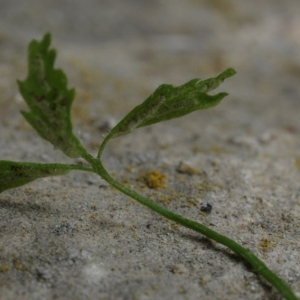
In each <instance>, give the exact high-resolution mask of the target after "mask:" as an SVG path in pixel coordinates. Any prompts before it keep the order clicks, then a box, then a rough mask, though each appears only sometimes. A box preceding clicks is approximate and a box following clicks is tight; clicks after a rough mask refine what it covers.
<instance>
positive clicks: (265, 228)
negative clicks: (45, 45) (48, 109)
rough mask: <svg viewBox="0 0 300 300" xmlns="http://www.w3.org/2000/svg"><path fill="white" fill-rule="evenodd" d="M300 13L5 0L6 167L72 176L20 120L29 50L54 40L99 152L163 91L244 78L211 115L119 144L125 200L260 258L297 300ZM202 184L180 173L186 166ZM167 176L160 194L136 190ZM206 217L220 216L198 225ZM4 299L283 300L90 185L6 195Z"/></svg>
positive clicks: (213, 250)
mask: <svg viewBox="0 0 300 300" xmlns="http://www.w3.org/2000/svg"><path fill="white" fill-rule="evenodd" d="M299 9H300V3H299V1H296V0H295V1H293V0H288V1H284V2H283V1H279V0H275V1H257V0H255V1H246V0H241V1H226V2H225V1H193V0H185V1H180V0H173V1H159V0H155V1H134V0H125V1H115V0H110V1H105V0H102V1H95V0H85V1H80V0H73V1H50V0H44V1H37V0H25V1H17V0H11V1H4V0H0V75H1V80H0V124H1V128H0V159H6V160H18V161H36V162H66V161H67V162H71V160H69V159H66V158H65V157H64V155H63V154H62V153H60V152H59V151H55V150H53V149H52V146H51V145H49V144H48V143H47V142H44V141H42V140H41V139H40V138H39V137H38V136H37V135H36V133H35V132H34V131H33V130H32V129H31V128H30V126H29V125H28V124H26V122H25V120H24V119H23V118H22V116H21V115H20V114H19V111H20V110H21V109H26V106H25V104H24V101H23V100H22V98H21V96H20V95H19V93H18V90H17V85H16V81H15V80H16V78H18V79H23V78H24V77H25V76H26V47H27V44H28V42H29V41H30V40H31V39H33V38H38V39H39V38H41V36H42V35H43V34H44V33H45V32H48V31H49V32H51V33H52V35H53V46H54V47H55V48H56V49H57V50H58V61H57V65H58V66H59V67H61V68H64V69H65V71H66V72H67V74H68V76H69V81H70V86H74V87H76V90H77V96H76V100H75V103H74V107H73V111H72V113H73V120H74V128H75V132H76V134H77V135H78V136H79V137H80V139H81V140H82V142H83V143H84V145H86V147H87V148H88V149H89V150H90V151H91V152H92V153H96V152H97V147H99V145H100V142H101V141H102V139H103V136H104V135H105V133H106V132H107V130H108V129H109V128H111V126H113V124H115V123H116V122H117V121H118V120H119V119H120V118H122V117H123V116H124V115H125V114H126V113H127V112H128V111H129V110H130V109H131V108H133V107H134V106H135V105H137V104H139V103H140V102H141V101H143V100H144V99H145V98H146V97H147V96H148V95H149V94H150V93H151V92H152V91H153V90H154V89H155V88H156V87H157V86H158V85H159V84H161V83H172V84H176V85H177V84H181V83H183V82H185V81H187V80H189V79H191V78H194V77H200V78H206V77H210V76H214V75H216V74H217V73H219V72H221V71H222V70H224V69H225V68H227V67H233V68H235V69H236V70H237V72H238V74H237V75H236V76H235V77H233V78H231V79H230V80H228V81H227V82H226V83H224V84H223V85H222V87H221V88H220V90H222V91H227V92H229V94H230V96H229V97H227V98H226V99H225V100H223V102H222V103H221V104H220V105H219V106H217V107H215V108H213V109H211V110H207V111H200V112H196V113H193V114H191V115H190V116H187V117H184V118H181V119H178V120H173V121H170V122H167V123H164V124H158V125H155V126H152V127H150V128H144V129H139V130H137V131H136V132H134V133H133V134H131V135H129V136H126V137H123V138H120V139H118V140H115V141H113V142H111V143H110V144H109V145H108V149H107V150H106V152H105V154H104V158H105V165H106V167H107V168H108V169H109V170H110V171H111V172H112V173H114V174H115V176H116V177H117V178H118V179H119V180H120V181H122V182H123V183H126V184H127V185H128V186H129V187H131V188H134V189H137V190H138V191H140V192H141V193H142V194H144V195H148V196H150V197H151V198H152V199H153V200H155V201H157V202H158V203H160V204H163V205H166V206H168V207H169V208H171V209H173V210H174V211H177V212H178V213H180V214H183V215H184V216H186V217H189V218H192V219H195V220H197V221H199V222H202V223H204V224H206V225H208V226H210V227H211V228H213V229H214V230H216V231H218V232H220V233H222V234H224V235H227V236H229V237H231V238H233V239H234V240H236V241H237V242H239V243H241V244H242V245H243V246H245V247H247V248H249V249H251V251H253V252H254V253H255V254H257V255H258V256H259V257H260V258H261V259H263V260H264V261H265V263H266V264H267V265H268V266H269V267H270V268H271V269H272V270H273V271H275V272H276V273H277V274H279V275H280V276H281V277H282V278H283V279H285V280H286V281H287V282H288V283H289V284H290V285H291V287H292V288H293V290H294V291H295V293H296V294H297V295H298V296H299V297H300V264H299V262H300V150H299V149H300V137H299V135H300V118H299V114H300V87H299V80H300V51H299V49H300V21H299ZM189 165H190V166H193V168H194V169H195V170H196V172H195V173H194V174H189V172H184V171H183V172H182V170H186V168H187V167H188V166H189ZM151 170H159V171H160V172H161V173H162V174H164V175H165V176H166V186H165V187H162V188H159V189H150V188H148V187H147V186H146V185H145V184H144V183H143V181H142V180H141V178H142V177H143V174H144V173H145V172H149V171H151ZM206 203H210V204H211V205H212V212H211V213H210V214H207V215H205V214H203V213H201V207H202V206H203V205H206ZM0 299H1V300H8V299H34V300H35V299H141V300H142V299H163V300H167V299H204V300H209V299H222V300H223V299H249V300H250V299H251V300H254V299H280V296H279V295H278V293H277V292H276V291H275V290H273V289H272V288H270V286H269V285H268V284H266V283H264V281H262V280H261V279H260V278H258V277H257V275H256V274H254V273H253V272H252V270H251V269H250V268H249V266H248V265H247V264H245V263H244V262H243V261H242V260H241V259H240V258H238V257H236V256H235V255H233V254H232V253H231V252H230V251H229V250H227V249H226V248H224V247H222V246H220V245H217V244H215V243H212V242H211V241H209V240H207V239H206V238H204V237H202V236H201V235H198V234H196V233H193V232H191V231H189V230H187V229H184V228H181V227H180V226H176V225H174V224H173V223H171V222H169V221H167V220H165V219H162V218H161V217H160V216H158V215H156V214H154V213H152V212H151V211H149V210H148V209H146V208H144V207H142V206H141V205H139V204H137V203H135V202H134V201H133V200H131V199H129V198H128V197H126V196H124V195H122V194H120V193H119V192H117V191H116V190H114V189H113V188H111V187H110V186H109V185H108V184H107V183H106V182H104V181H103V180H102V179H101V178H98V177H97V176H94V175H91V174H86V173H83V172H72V173H71V174H70V175H67V176H61V177H54V178H45V179H41V180H37V181H35V182H32V183H30V184H28V185H26V186H24V187H21V188H18V189H14V190H8V191H5V192H3V193H2V194H1V195H0Z"/></svg>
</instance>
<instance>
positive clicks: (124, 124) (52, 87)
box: [0, 34, 297, 300]
mask: <svg viewBox="0 0 300 300" xmlns="http://www.w3.org/2000/svg"><path fill="white" fill-rule="evenodd" d="M50 42H51V36H50V34H46V35H45V36H44V38H43V39H42V41H40V42H39V41H36V40H33V41H32V42H31V43H30V44H29V48H28V76H27V78H26V79H25V80H24V81H18V85H19V90H20V92H21V94H22V96H23V98H24V100H25V101H26V103H27V105H28V107H29V111H22V114H23V116H24V117H25V119H26V120H27V121H28V122H29V123H30V124H31V126H32V127H33V128H34V129H35V130H36V131H37V133H38V134H39V135H40V136H41V137H42V138H43V139H45V140H47V141H49V142H50V143H51V144H52V145H53V146H54V147H55V148H56V149H60V150H61V151H62V152H64V153H65V154H66V155H67V156H69V157H71V158H78V157H81V158H83V159H84V160H86V161H87V162H88V163H89V167H84V166H80V165H76V164H55V163H54V164H41V163H28V162H27V163H25V162H14V161H5V160H3V161H0V192H3V191H5V190H7V189H11V188H15V187H18V186H21V185H24V184H26V183H28V182H30V181H33V180H35V179H38V178H42V177H47V176H56V175H62V174H66V173H68V172H70V171H73V170H81V171H88V172H93V173H96V174H98V175H99V176H100V177H102V178H103V179H104V180H106V181H107V182H108V183H109V184H111V185H112V186H113V187H115V188H116V189H118V190H119V191H121V192H123V193H124V194H126V195H128V196H129V197H131V198H133V199H135V200H136V201H138V202H139V203H141V204H143V205H145V206H147V207H148V208H150V209H151V210H153V211H155V212H157V213H159V214H160V215H162V216H164V217H166V218H168V219H170V220H172V221H174V222H176V223H179V224H181V225H183V226H185V227H187V228H190V229H192V230H194V231H197V232H199V233H201V234H203V235H205V236H206V237H207V238H209V239H211V240H214V241H216V242H218V243H220V244H223V245H225V246H227V247H228V248H229V249H231V250H232V251H233V252H234V253H236V254H237V255H239V256H241V257H242V258H243V259H245V260H246V261H247V262H248V263H249V264H250V265H251V266H252V268H253V270H254V271H255V272H257V273H258V274H259V275H261V276H262V277H264V278H265V279H266V280H267V281H268V282H269V283H270V284H271V285H272V286H274V287H275V288H276V289H277V290H278V292H279V293H280V294H281V295H282V296H283V297H285V298H286V299H290V300H296V299H297V297H296V296H295V294H294V293H293V292H292V290H291V289H290V287H289V286H288V285H287V284H286V283H285V282H284V281H283V280H282V279H280V278H279V277H278V276H277V275H276V274H275V273H273V272H272V271H271V270H270V269H268V267H267V266H266V265H265V264H264V263H263V262H262V261H261V260H260V259H259V258H258V257H256V256H255V255H254V254H253V253H252V252H251V251H250V250H248V249H246V248H244V247H242V246H241V245H239V244H238V243H236V242H235V241H233V240H231V239H230V238H228V237H226V236H224V235H221V234H219V233H217V232H215V231H213V230H212V229H210V228H208V227H206V226H205V225H203V224H200V223H198V222H195V221H193V220H190V219H187V218H185V217H183V216H181V215H179V214H176V213H174V212H172V211H170V210H168V209H166V208H165V207H162V206H160V205H158V204H156V203H154V202H152V201H151V200H150V199H148V198H146V197H144V196H142V195H140V194H138V193H137V192H135V191H133V190H131V189H129V188H127V187H126V186H124V185H122V184H121V183H120V182H118V181H116V180H115V179H114V178H112V177H111V176H110V175H109V173H108V172H107V171H106V169H105V168H104V166H103V164H102V162H101V154H102V152H103V150H104V148H105V145H106V144H107V142H108V141H109V140H111V139H112V138H116V137H119V136H122V135H125V134H128V133H130V132H131V131H133V130H134V129H136V128H139V127H144V126H148V125H152V124H155V123H158V122H162V121H166V120H170V119H173V118H178V117H181V116H184V115H186V114H189V113H190V112H193V111H195V110H201V109H207V108H210V107H212V106H215V105H217V104H218V103H219V102H220V101H221V100H222V99H223V98H224V97H225V96H227V94H226V93H219V94H216V95H208V92H210V91H212V90H214V89H215V88H217V87H218V86H219V85H220V84H221V83H222V82H223V81H224V80H225V79H226V78H229V77H231V76H233V75H234V74H235V73H236V72H235V71H234V70H233V69H231V68H229V69H227V70H225V71H224V72H223V73H221V74H220V75H218V76H217V77H214V78H210V79H207V80H203V81H201V80H200V79H192V80H190V81H188V82H187V83H185V84H183V85H180V86H176V87H174V86H172V85H169V84H163V85H161V86H159V87H158V88H157V89H156V90H155V91H154V92H153V93H152V94H151V95H150V96H149V97H148V98H147V99H146V100H145V101H144V102H143V103H142V104H140V105H138V106H137V107H135V108H134V109H133V110H132V111H131V112H129V113H128V114H127V115H126V116H125V117H124V118H123V119H122V120H121V121H120V122H119V123H118V124H117V125H116V126H115V127H114V128H113V129H112V130H111V131H110V132H109V134H108V135H107V136H106V137H105V139H104V140H103V142H102V144H101V146H100V148H99V151H98V155H97V157H94V156H93V155H91V154H90V153H89V152H88V151H87V150H86V149H85V148H84V147H83V146H82V144H81V143H80V141H79V140H78V138H77V137H76V136H75V135H74V133H73V131H72V123H71V118H70V110H71V105H72V102H73V99H74V96H75V92H74V90H73V89H68V87H67V78H66V75H65V74H64V73H63V71H61V70H58V69H55V68H54V61H55V56H56V52H55V50H54V49H50V48H49V47H50Z"/></svg>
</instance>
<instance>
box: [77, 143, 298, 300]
mask: <svg viewBox="0 0 300 300" xmlns="http://www.w3.org/2000/svg"><path fill="white" fill-rule="evenodd" d="M108 140H109V139H105V140H104V142H103V144H104V145H105V144H106V143H107V141H108ZM103 144H102V146H103V147H100V150H99V153H98V157H97V158H94V157H93V156H91V155H90V154H89V153H87V152H86V153H84V154H83V158H84V159H86V161H88V162H89V163H90V164H91V165H92V167H93V169H94V171H95V173H97V174H98V175H100V176H101V177H102V178H103V179H104V180H106V181H107V182H108V183H109V184H111V185H112V186H113V187H115V188H116V189H118V190H119V191H121V192H122V193H124V194H126V195H127V196H129V197H131V198H133V199H135V200H136V201H138V202H139V203H141V204H143V205H145V206H147V207H148V208H150V209H151V210H153V211H155V212H157V213H158V214H160V215H162V216H164V217H165V218H167V219H169V220H172V221H174V222H176V223H179V224H181V225H183V226H184V227H187V228H190V229H192V230H194V231H197V232H200V233H201V234H203V235H205V236H206V237H207V238H210V239H212V240H214V241H216V242H218V243H220V244H222V245H224V246H226V247H228V248H229V249H231V250H232V251H233V252H234V253H236V254H237V255H239V256H241V257H242V258H244V259H245V260H246V261H247V262H248V263H249V264H250V265H251V266H252V268H253V269H254V271H256V272H257V273H258V274H259V275H261V276H262V277H264V278H265V279H266V280H267V281H268V282H269V283H270V284H271V285H273V286H274V287H275V288H276V289H277V290H278V292H279V293H280V294H281V295H282V296H283V297H285V299H287V300H298V298H297V297H296V296H295V294H294V293H293V291H292V290H291V289H290V287H289V286H288V284H287V283H286V282H285V281H283V280H282V279H281V278H279V277H278V276H277V275H276V274H275V273H273V272H272V271H271V270H270V269H268V267H267V266H266V265H265V264H264V263H263V262H262V261H261V260H260V259H259V258H258V257H257V256H256V255H255V254H254V253H252V252H251V251H250V250H248V249H246V248H244V247H242V246H241V245H239V244H238V243H236V242H235V241H233V240H232V239H230V238H228V237H226V236H224V235H221V234H219V233H218V232H216V231H214V230H212V229H210V228H208V227H206V226H205V225H203V224H200V223H198V222H195V221H192V220H190V219H187V218H185V217H183V216H181V215H179V214H176V213H173V212H172V211H169V210H168V209H166V208H164V207H162V206H160V205H158V204H156V203H155V202H152V201H151V200H149V199H147V198H145V197H143V196H142V195H140V194H138V193H136V192H135V191H133V190H130V189H128V188H127V187H125V186H124V185H122V184H121V183H119V182H118V181H116V180H115V179H114V178H112V177H111V176H110V175H109V173H108V172H107V171H106V169H105V168H104V166H103V165H102V163H101V161H100V156H101V153H102V151H103V149H104V145H103Z"/></svg>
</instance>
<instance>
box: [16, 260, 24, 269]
mask: <svg viewBox="0 0 300 300" xmlns="http://www.w3.org/2000/svg"><path fill="white" fill-rule="evenodd" d="M14 267H15V269H16V270H18V271H22V270H23V265H22V263H21V262H20V261H19V260H15V261H14Z"/></svg>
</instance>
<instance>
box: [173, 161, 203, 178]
mask: <svg viewBox="0 0 300 300" xmlns="http://www.w3.org/2000/svg"><path fill="white" fill-rule="evenodd" d="M176 171H177V172H178V173H182V174H188V175H195V174H199V172H198V171H197V170H196V169H195V168H193V167H192V166H190V165H189V164H187V163H184V162H180V163H179V165H178V166H177V168H176Z"/></svg>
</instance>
